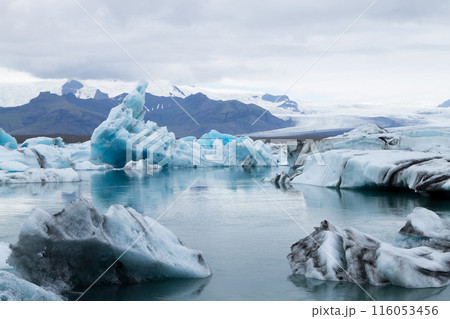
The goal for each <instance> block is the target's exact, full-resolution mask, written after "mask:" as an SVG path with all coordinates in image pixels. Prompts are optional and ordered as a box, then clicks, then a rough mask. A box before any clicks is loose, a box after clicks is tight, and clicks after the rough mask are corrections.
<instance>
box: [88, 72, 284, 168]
mask: <svg viewBox="0 0 450 319" xmlns="http://www.w3.org/2000/svg"><path fill="white" fill-rule="evenodd" d="M146 87H147V83H146V82H144V81H142V82H140V83H139V85H138V86H137V88H136V89H135V90H134V91H133V92H131V93H130V94H129V95H128V96H127V97H126V98H125V100H124V101H123V103H121V104H120V105H118V106H116V107H114V108H113V109H112V110H111V112H110V114H109V116H108V118H107V119H106V120H105V121H104V122H103V123H101V124H100V126H98V127H97V128H96V129H95V131H94V133H93V135H92V140H91V157H90V158H91V160H92V162H94V163H97V164H101V163H106V164H110V165H112V166H114V167H116V168H123V167H125V165H126V164H127V163H128V162H130V161H139V160H141V159H144V160H146V161H147V163H148V164H149V165H159V166H162V167H164V166H169V167H193V166H194V167H198V166H275V165H277V162H276V160H275V159H274V157H273V156H272V154H271V150H270V147H269V146H268V145H265V144H264V143H263V142H262V141H253V140H252V139H251V138H249V137H236V136H232V135H229V134H222V133H219V132H217V131H215V130H211V131H210V132H209V133H207V134H204V135H203V136H202V137H201V138H199V139H196V138H195V137H191V136H190V137H185V138H182V139H178V140H177V139H175V134H173V133H172V132H168V130H167V128H166V127H158V125H157V124H156V123H154V122H151V121H147V122H144V121H143V119H144V115H145V107H144V103H145V89H146Z"/></svg>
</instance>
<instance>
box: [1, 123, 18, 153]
mask: <svg viewBox="0 0 450 319" xmlns="http://www.w3.org/2000/svg"><path fill="white" fill-rule="evenodd" d="M0 146H4V147H7V148H11V149H16V148H17V141H16V139H15V138H14V137H12V136H11V135H9V134H8V133H6V132H5V131H4V130H3V129H2V128H0Z"/></svg>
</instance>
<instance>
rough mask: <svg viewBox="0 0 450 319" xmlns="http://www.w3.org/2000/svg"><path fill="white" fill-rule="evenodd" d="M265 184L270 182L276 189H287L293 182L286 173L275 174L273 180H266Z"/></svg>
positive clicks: (264, 180)
mask: <svg viewBox="0 0 450 319" xmlns="http://www.w3.org/2000/svg"><path fill="white" fill-rule="evenodd" d="M263 182H270V183H272V184H274V185H275V186H276V187H285V186H287V185H288V184H289V183H290V182H291V177H290V176H289V174H287V173H285V172H281V173H275V175H274V176H273V177H272V178H264V179H263Z"/></svg>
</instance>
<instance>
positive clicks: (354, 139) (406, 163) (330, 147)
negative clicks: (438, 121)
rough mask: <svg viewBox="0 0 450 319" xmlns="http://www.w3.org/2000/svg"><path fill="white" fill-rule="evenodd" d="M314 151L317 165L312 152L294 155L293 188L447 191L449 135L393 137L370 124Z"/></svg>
mask: <svg viewBox="0 0 450 319" xmlns="http://www.w3.org/2000/svg"><path fill="white" fill-rule="evenodd" d="M316 146H317V149H318V150H319V151H320V160H318V159H317V154H314V153H303V154H302V153H301V152H297V153H296V155H298V158H297V159H296V163H297V164H298V168H297V174H296V176H293V177H292V178H291V179H292V181H291V183H292V184H296V183H300V184H309V185H316V186H324V187H333V188H402V189H409V190H414V191H423V192H430V193H447V192H449V191H450V133H447V132H439V131H429V130H428V131H414V132H404V133H401V134H400V133H395V134H394V133H389V132H387V131H386V130H384V129H382V128H380V127H378V126H376V125H372V126H368V127H367V126H365V127H361V128H358V129H355V130H353V131H351V132H349V133H346V134H343V135H340V136H336V137H332V138H327V139H324V140H322V141H320V142H318V143H316ZM312 155H315V156H312Z"/></svg>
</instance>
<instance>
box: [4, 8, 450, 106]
mask: <svg viewBox="0 0 450 319" xmlns="http://www.w3.org/2000/svg"><path fill="white" fill-rule="evenodd" d="M78 1H79V2H80V3H81V4H82V5H83V6H84V7H85V8H86V9H87V10H88V11H89V12H90V13H91V14H92V16H94V17H95V19H97V20H98V21H99V22H100V23H101V24H102V25H103V26H104V27H105V28H106V29H107V30H108V31H109V32H110V33H111V34H112V35H113V37H114V38H115V39H116V40H117V41H118V42H119V43H121V44H122V45H123V46H124V47H125V48H126V49H127V50H128V51H129V52H130V53H131V54H132V55H133V56H134V57H135V58H136V59H137V60H138V61H139V62H141V63H142V64H143V65H144V66H145V68H146V69H147V70H148V71H149V72H150V74H152V76H154V77H155V78H158V79H166V80H169V81H171V82H173V83H175V84H197V85H207V86H214V87H221V86H226V87H241V88H254V89H257V90H265V91H271V92H275V93H276V92H280V93H281V92H283V91H284V90H285V89H287V88H288V87H289V85H290V84H291V83H292V82H293V81H294V80H295V78H297V77H298V76H299V75H300V74H301V73H302V72H303V71H304V70H305V69H306V68H307V67H308V66H309V65H310V64H311V63H312V61H314V59H315V58H316V57H317V56H318V55H319V54H320V53H321V52H322V51H323V50H324V49H325V48H326V47H328V46H329V45H330V44H331V43H332V42H333V41H334V40H335V39H336V38H337V36H338V35H339V34H340V33H341V32H343V31H344V30H345V29H346V28H347V27H348V26H349V25H350V24H351V23H352V22H353V20H354V19H355V18H356V17H357V16H358V15H359V14H360V13H361V12H363V11H364V10H365V9H366V8H367V7H368V6H369V5H370V3H372V2H373V0H340V1H332V0H328V1H320V0H319V1H312V0H309V1H299V0H295V1H284V0H279V1H255V0H248V1H230V0H226V1H225V0H209V1H208V0H205V1H186V0H184V1H182V0H173V1H167V0H166V1H160V0H158V1H155V0H151V1H135V0H130V1H118V0H112V1H111V0H109V1H107V0H97V1H86V0H78ZM0 6H1V8H2V10H1V13H0V28H1V30H2V31H1V32H0V42H1V44H2V45H1V49H0V67H6V68H11V69H15V70H19V71H26V72H29V73H31V74H32V75H34V76H37V77H41V78H61V77H67V78H80V79H87V78H89V79H102V78H116V79H121V80H135V79H139V78H142V77H145V74H144V73H143V72H142V71H141V70H140V69H139V68H138V67H137V66H136V65H135V64H134V62H133V61H131V60H130V58H129V57H127V56H126V55H125V54H124V53H123V52H122V51H121V50H120V49H119V48H118V46H117V45H116V44H115V43H114V42H113V41H112V40H111V39H110V38H109V37H108V36H107V35H106V34H105V33H104V32H103V31H102V30H101V29H100V28H99V27H98V26H97V25H96V24H95V23H94V22H93V21H92V20H91V19H90V18H89V17H88V16H87V15H86V14H85V13H84V12H83V11H82V10H80V8H78V6H77V5H76V3H75V2H74V1H73V0H64V1H61V0H43V1H33V0H15V1H8V0H0ZM449 16H450V3H449V1H446V0H430V1H421V0H396V1H387V0H380V1H379V2H378V3H377V4H376V5H375V6H374V7H373V8H372V9H371V10H370V11H369V12H368V13H367V14H366V15H365V16H364V17H363V18H362V19H361V20H360V21H359V22H358V23H357V24H356V25H355V26H354V27H353V28H352V29H351V30H350V31H349V32H348V33H347V34H346V35H345V36H344V37H343V38H342V39H341V40H340V41H339V42H338V43H337V44H336V45H335V46H334V47H333V48H332V49H331V50H330V52H329V53H327V54H326V55H325V56H324V57H323V58H322V59H321V60H320V61H319V63H318V64H317V65H315V66H314V67H313V68H312V69H311V70H310V72H309V73H308V74H307V75H306V76H305V77H304V78H302V79H301V80H300V81H299V82H298V84H297V85H295V86H294V87H293V88H292V89H291V90H290V91H289V92H288V93H289V94H290V95H292V96H294V97H297V98H302V99H316V100H323V101H330V102H337V103H357V102H371V103H383V104H386V103H403V104H408V103H437V102H440V101H441V100H444V99H446V98H449V97H450V90H449V89H448V83H449V78H450V75H449V74H450V72H449V70H448V68H449V67H450V54H449V51H450V32H449V28H450V20H449V19H448V17H449Z"/></svg>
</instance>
